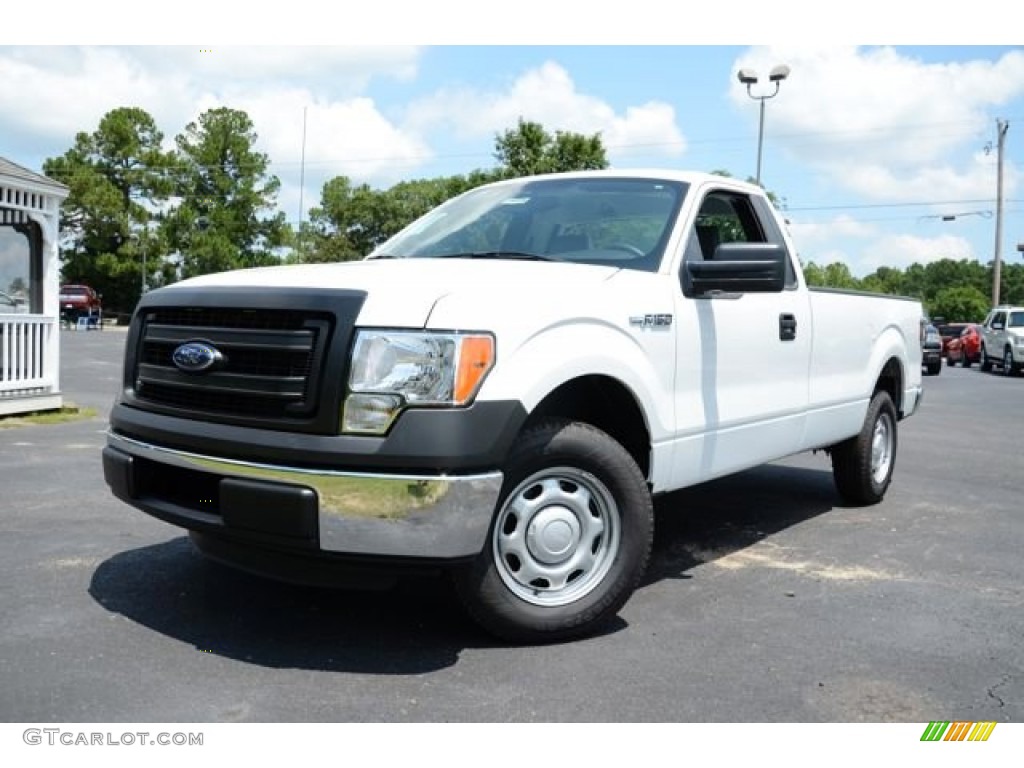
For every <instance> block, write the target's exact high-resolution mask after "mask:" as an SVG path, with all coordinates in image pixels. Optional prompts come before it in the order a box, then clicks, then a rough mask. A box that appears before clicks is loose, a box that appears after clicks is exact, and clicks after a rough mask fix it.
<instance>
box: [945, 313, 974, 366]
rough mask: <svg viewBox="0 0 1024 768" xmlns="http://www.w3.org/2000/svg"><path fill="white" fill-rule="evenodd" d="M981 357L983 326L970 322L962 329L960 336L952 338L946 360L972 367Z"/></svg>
mask: <svg viewBox="0 0 1024 768" xmlns="http://www.w3.org/2000/svg"><path fill="white" fill-rule="evenodd" d="M980 359H981V326H980V325H978V324H977V323H968V324H967V325H966V326H964V329H963V330H962V331H960V336H959V337H957V338H955V339H952V340H951V341H950V342H949V346H947V347H946V362H947V363H948V364H949V365H956V364H957V363H959V364H960V365H962V366H963V367H964V368H970V367H971V366H972V365H973V364H974V363H976V362H978V360H980Z"/></svg>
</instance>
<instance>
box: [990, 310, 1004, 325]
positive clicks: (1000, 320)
mask: <svg viewBox="0 0 1024 768" xmlns="http://www.w3.org/2000/svg"><path fill="white" fill-rule="evenodd" d="M997 324H998V325H999V326H1000V328H1005V327H1006V313H1005V312H996V313H995V314H994V315H993V316H992V322H991V324H990V325H991V326H995V325H997Z"/></svg>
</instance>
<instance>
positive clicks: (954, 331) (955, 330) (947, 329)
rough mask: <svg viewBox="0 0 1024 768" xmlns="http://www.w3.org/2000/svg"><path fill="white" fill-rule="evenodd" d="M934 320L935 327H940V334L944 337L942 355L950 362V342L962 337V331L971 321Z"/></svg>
mask: <svg viewBox="0 0 1024 768" xmlns="http://www.w3.org/2000/svg"><path fill="white" fill-rule="evenodd" d="M932 322H934V323H935V327H936V328H938V329H939V335H940V336H941V337H942V356H943V357H945V358H946V362H947V364H948V363H949V356H948V352H949V343H950V342H951V341H953V340H954V339H958V338H960V332H961V331H963V329H964V328H966V327H967V326H968V325H970V323H947V322H945V321H943V320H937V321H932Z"/></svg>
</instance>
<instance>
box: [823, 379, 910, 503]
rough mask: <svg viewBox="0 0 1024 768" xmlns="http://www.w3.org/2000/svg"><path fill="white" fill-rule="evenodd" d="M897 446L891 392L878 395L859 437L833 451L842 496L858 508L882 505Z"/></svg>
mask: <svg viewBox="0 0 1024 768" xmlns="http://www.w3.org/2000/svg"><path fill="white" fill-rule="evenodd" d="M896 444H897V439H896V408H895V406H893V404H892V398H890V397H889V393H888V392H876V393H875V395H874V397H873V398H871V404H870V405H869V406H868V413H867V416H865V418H864V425H863V426H862V427H861V430H860V434H859V435H857V436H855V437H851V438H850V439H849V440H845V441H843V442H842V443H839V444H838V445H835V446H833V447H832V476H833V479H834V480H835V483H836V489H837V490H838V491H839V495H840V496H842V497H843V499H844V500H846V501H847V502H849V503H851V504H856V505H858V506H867V505H869V504H877V503H878V502H880V501H881V500H882V498H883V497H884V496H885V492H886V490H888V488H889V483H890V482H891V481H892V473H893V469H894V468H895V466H896Z"/></svg>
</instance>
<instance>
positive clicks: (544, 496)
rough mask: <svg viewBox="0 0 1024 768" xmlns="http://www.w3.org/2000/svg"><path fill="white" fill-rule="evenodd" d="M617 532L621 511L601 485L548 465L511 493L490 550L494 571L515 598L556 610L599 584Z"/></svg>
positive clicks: (577, 472) (586, 475)
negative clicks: (494, 566) (492, 555)
mask: <svg viewBox="0 0 1024 768" xmlns="http://www.w3.org/2000/svg"><path fill="white" fill-rule="evenodd" d="M620 536H621V521H620V516H619V508H618V505H617V504H616V502H615V499H614V497H613V496H612V494H611V492H610V491H609V490H608V488H607V487H606V486H605V485H604V483H602V482H601V481H600V480H598V479H597V478H596V477H594V476H593V475H591V474H590V473H589V472H584V471H583V470H580V469H575V468H573V467H552V468H550V469H545V470H542V471H540V472H537V473H535V474H533V475H531V476H530V477H528V478H527V479H526V480H524V481H523V482H522V483H520V484H519V486H518V487H516V488H515V490H513V491H512V493H511V494H509V496H508V499H507V501H506V502H505V504H504V506H503V507H502V508H501V511H500V512H499V513H498V518H497V520H496V521H495V525H494V536H493V541H492V550H493V554H494V562H495V565H496V567H497V571H498V575H499V576H500V577H501V580H502V581H503V582H504V583H505V585H506V586H507V587H508V588H509V589H510V590H511V591H512V592H513V593H514V594H515V595H516V596H517V597H519V598H520V599H522V600H525V601H526V602H528V603H531V604H533V605H541V606H548V607H553V606H559V605H567V604H569V603H571V602H574V601H576V600H579V599H580V598H582V597H584V596H585V595H587V594H589V593H590V592H591V591H593V590H594V589H595V588H596V587H597V586H598V585H599V584H600V583H601V581H602V580H603V579H604V577H605V576H606V575H607V574H608V571H609V569H610V568H611V566H612V563H613V562H614V559H615V553H616V552H617V551H618V548H619V539H620Z"/></svg>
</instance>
